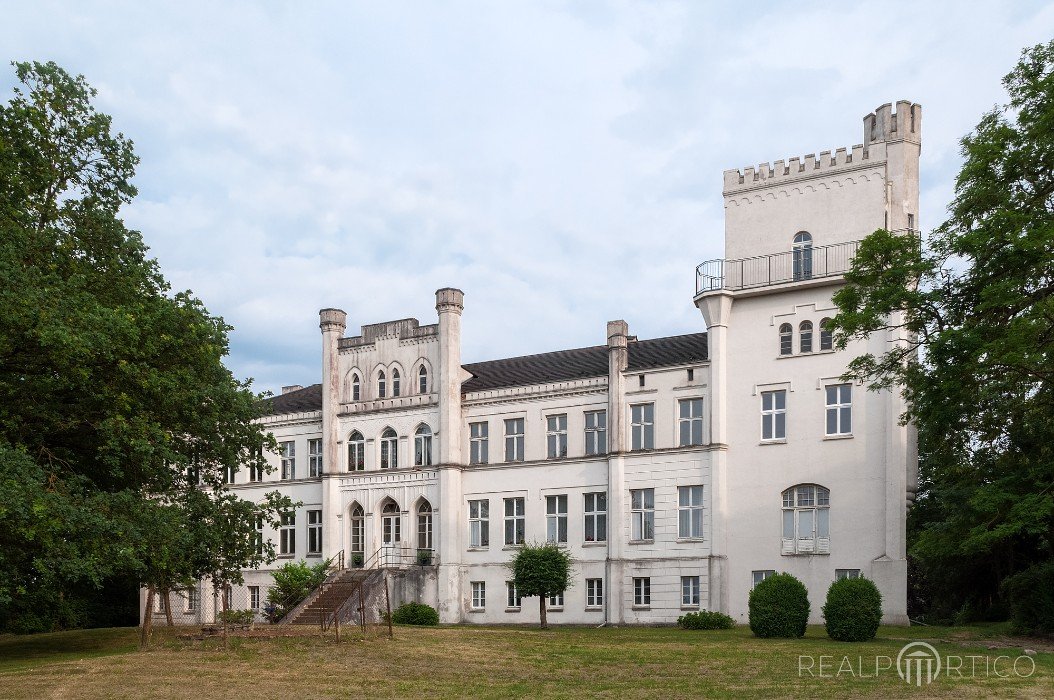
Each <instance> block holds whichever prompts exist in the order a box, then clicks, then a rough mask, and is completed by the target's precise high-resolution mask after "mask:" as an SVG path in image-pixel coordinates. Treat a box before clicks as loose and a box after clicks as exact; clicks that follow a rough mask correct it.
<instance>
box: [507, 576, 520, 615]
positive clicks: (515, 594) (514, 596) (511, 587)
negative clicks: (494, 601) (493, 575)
mask: <svg viewBox="0 0 1054 700" xmlns="http://www.w3.org/2000/svg"><path fill="white" fill-rule="evenodd" d="M505 589H506V592H507V593H508V600H507V601H506V603H505V606H506V607H507V608H508V609H509V610H519V609H520V604H521V603H522V602H523V601H522V600H521V598H520V592H519V591H517V590H516V583H515V581H506V582H505Z"/></svg>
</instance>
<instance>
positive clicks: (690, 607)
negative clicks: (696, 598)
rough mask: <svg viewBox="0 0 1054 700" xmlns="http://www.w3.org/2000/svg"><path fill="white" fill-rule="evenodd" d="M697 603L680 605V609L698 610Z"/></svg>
mask: <svg viewBox="0 0 1054 700" xmlns="http://www.w3.org/2000/svg"><path fill="white" fill-rule="evenodd" d="M698 609H699V606H698V605H682V606H681V610H698Z"/></svg>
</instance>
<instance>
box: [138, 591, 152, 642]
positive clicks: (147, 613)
mask: <svg viewBox="0 0 1054 700" xmlns="http://www.w3.org/2000/svg"><path fill="white" fill-rule="evenodd" d="M153 621H154V587H153V586H147V588H146V608H145V610H143V626H142V627H141V628H140V629H139V648H140V649H146V648H147V647H149V646H150V628H151V626H152V624H153Z"/></svg>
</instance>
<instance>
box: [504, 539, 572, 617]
mask: <svg viewBox="0 0 1054 700" xmlns="http://www.w3.org/2000/svg"><path fill="white" fill-rule="evenodd" d="M573 565H574V561H573V560H572V559H571V555H570V553H568V551H567V550H566V549H563V548H561V547H559V546H557V545H556V544H555V543H553V542H548V543H546V544H529V545H524V546H523V547H522V548H520V551H518V552H517V553H516V556H515V557H513V560H512V561H511V562H510V563H509V568H510V569H512V579H513V583H514V585H515V586H516V591H517V592H518V593H519V594H520V595H521V596H523V597H525V598H529V597H531V596H538V614H539V617H540V621H541V627H542V629H543V630H544V629H549V623H548V622H547V621H546V619H545V604H546V600H547V599H548V598H549V597H550V596H554V595H558V594H560V593H563V592H564V591H566V590H567V589H568V588H569V587H570V586H571V573H572V567H573Z"/></svg>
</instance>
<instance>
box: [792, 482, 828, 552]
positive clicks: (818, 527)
mask: <svg viewBox="0 0 1054 700" xmlns="http://www.w3.org/2000/svg"><path fill="white" fill-rule="evenodd" d="M781 551H782V553H783V554H829V553H830V551H831V492H830V491H829V490H828V489H826V488H824V487H823V486H817V485H815V484H798V485H797V486H792V487H791V488H789V489H787V490H786V491H784V492H783V545H782V550H781Z"/></svg>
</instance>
